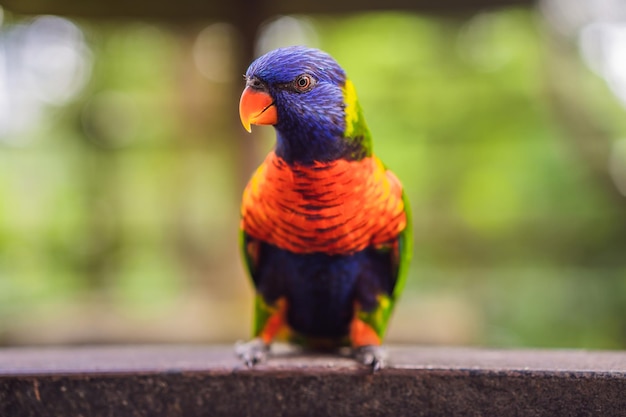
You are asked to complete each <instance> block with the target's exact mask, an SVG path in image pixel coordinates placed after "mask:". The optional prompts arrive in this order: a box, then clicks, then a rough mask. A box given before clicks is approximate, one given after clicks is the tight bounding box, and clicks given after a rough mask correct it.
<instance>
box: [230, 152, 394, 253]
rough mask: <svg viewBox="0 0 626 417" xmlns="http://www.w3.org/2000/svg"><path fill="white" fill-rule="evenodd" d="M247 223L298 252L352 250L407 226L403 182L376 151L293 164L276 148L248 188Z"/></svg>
mask: <svg viewBox="0 0 626 417" xmlns="http://www.w3.org/2000/svg"><path fill="white" fill-rule="evenodd" d="M241 221H242V227H243V230H245V232H246V233H247V234H248V235H250V236H252V237H254V238H257V239H260V240H263V241H265V242H268V243H271V244H273V245H275V246H278V247H280V248H283V249H287V250H290V251H292V252H295V253H313V252H324V253H329V254H350V253H354V252H357V251H360V250H363V249H365V248H366V247H368V246H370V245H374V246H381V245H384V244H386V243H388V242H390V241H393V240H394V239H395V238H396V237H397V236H398V234H399V233H400V232H401V231H402V230H403V229H404V228H405V227H406V215H405V213H404V203H403V201H402V185H401V184H400V182H399V181H398V179H397V178H396V176H395V175H394V174H393V173H392V172H391V171H387V170H385V168H384V166H383V165H382V163H381V162H380V160H379V159H378V158H376V157H371V158H364V159H363V160H361V161H346V160H337V161H334V162H331V163H327V164H322V163H316V164H314V165H312V166H302V165H295V166H290V165H288V164H287V163H286V162H285V161H283V160H282V159H281V158H279V157H278V156H276V154H274V153H273V152H271V153H270V154H269V155H268V156H267V158H266V160H265V162H264V163H263V164H262V165H261V166H260V167H259V168H258V169H257V171H256V172H255V174H254V175H253V177H252V179H251V180H250V182H249V183H248V186H247V187H246V189H245V191H244V196H243V204H242V220H241Z"/></svg>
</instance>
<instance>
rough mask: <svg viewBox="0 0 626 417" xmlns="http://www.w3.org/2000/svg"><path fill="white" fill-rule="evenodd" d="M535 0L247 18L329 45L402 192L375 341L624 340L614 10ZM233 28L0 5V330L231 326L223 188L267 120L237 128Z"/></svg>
mask: <svg viewBox="0 0 626 417" xmlns="http://www.w3.org/2000/svg"><path fill="white" fill-rule="evenodd" d="M555 3H562V2H560V1H556V0H555V1H552V2H551V1H544V2H541V3H540V6H539V7H538V8H503V9H497V10H491V11H485V12H481V13H477V14H473V15H455V16H437V15H419V14H408V13H391V12H388V13H353V14H345V15H342V16H340V17H333V16H321V15H315V16H281V17H276V18H275V19H272V20H269V21H267V22H265V24H264V25H263V29H262V31H261V32H260V33H259V37H258V42H257V55H258V54H260V53H262V52H264V51H266V50H269V49H271V48H274V47H277V46H282V45H286V44H301V43H304V44H308V45H310V46H315V47H320V48H322V49H324V50H326V51H328V52H329V53H331V54H332V55H333V56H334V57H335V58H336V59H337V60H338V61H339V62H340V64H341V65H342V66H343V67H344V68H345V69H346V71H347V72H348V74H349V75H350V77H351V79H352V80H353V82H354V83H355V85H356V88H357V91H358V93H359V96H360V100H361V104H362V106H363V108H364V111H365V116H366V118H367V120H368V123H369V125H370V128H371V130H372V132H373V135H374V139H375V144H374V146H375V148H374V149H375V152H376V153H377V154H378V155H379V156H380V157H381V158H382V159H383V160H384V161H385V162H386V164H387V165H388V166H390V167H391V168H392V169H393V170H394V171H395V172H396V173H397V174H398V176H399V177H400V178H401V179H402V181H403V183H404V185H405V187H406V190H407V192H408V194H409V198H410V200H411V202H412V210H413V218H414V223H415V224H414V234H415V256H414V262H413V264H412V267H411V271H410V276H409V282H408V285H407V289H406V292H405V295H404V297H403V298H402V300H401V302H400V303H399V306H398V309H397V311H396V315H395V317H394V320H393V322H392V325H391V330H390V334H389V341H390V342H396V343H428V344H430V343H433V344H470V345H487V346H506V347H508V346H533V347H582V348H603V349H614V348H626V210H625V209H626V197H625V195H626V113H625V108H624V105H625V103H626V53H625V52H624V48H623V45H624V41H626V29H625V28H626V26H624V24H623V23H620V22H617V23H616V22H608V23H607V22H606V21H605V20H602V19H596V20H595V21H594V20H593V19H592V18H588V19H586V20H585V19H583V20H581V19H578V20H575V19H574V20H572V19H570V18H569V17H568V16H567V15H562V14H561V13H560V11H562V10H561V9H559V8H558V7H556V6H554V4H555ZM0 10H1V9H0ZM570 17H571V16H570ZM285 40H288V42H285ZM620 40H621V41H622V42H621V43H620ZM619 45H622V47H621V48H620V47H619ZM241 48H242V47H241V38H240V35H239V34H238V33H237V31H236V30H235V29H234V27H232V26H230V25H229V24H227V23H220V22H213V23H211V22H207V23H206V24H194V25H163V24H156V23H148V22H139V21H106V22H94V21H90V20H86V19H68V18H61V17H54V16H37V17H33V16H30V17H26V16H20V15H14V14H11V13H9V12H7V11H4V13H2V24H1V25H0V344H2V345H27V344H82V343H152V342H164V343H169V342H183V343H205V342H227V343H230V342H233V341H234V340H236V339H243V338H246V337H248V332H249V328H250V325H251V303H252V290H251V287H250V285H249V283H248V280H247V278H246V276H245V274H244V271H243V268H242V265H241V262H240V259H239V252H238V246H237V239H238V223H239V217H238V216H239V212H238V210H239V199H240V196H241V192H242V189H243V186H244V184H245V181H246V180H247V178H248V176H249V175H250V174H251V173H252V171H253V169H254V167H255V165H256V164H258V163H260V162H261V161H262V159H263V155H264V154H265V153H266V152H267V151H268V150H269V149H270V148H271V147H272V144H273V131H272V129H271V128H256V129H255V130H254V132H253V135H247V134H246V133H245V132H244V131H243V128H242V127H241V126H240V125H239V124H238V123H239V122H238V113H237V101H238V99H239V94H240V92H241V90H242V88H243V81H242V79H241V74H243V73H244V72H245V69H246V68H245V66H244V67H241V66H240V65H239V64H238V63H239V62H240V59H239V55H238V54H239V53H240V50H241Z"/></svg>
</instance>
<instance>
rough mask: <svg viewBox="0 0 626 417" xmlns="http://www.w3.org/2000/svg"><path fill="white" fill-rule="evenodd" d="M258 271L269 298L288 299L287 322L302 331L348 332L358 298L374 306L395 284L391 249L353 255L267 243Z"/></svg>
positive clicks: (365, 307) (259, 282) (310, 334)
mask: <svg viewBox="0 0 626 417" xmlns="http://www.w3.org/2000/svg"><path fill="white" fill-rule="evenodd" d="M254 275H255V282H256V286H257V290H258V291H259V293H260V294H261V295H262V296H263V298H264V299H265V300H266V302H268V303H273V302H274V301H276V300H277V299H278V298H280V297H285V298H286V299H287V323H288V324H289V326H290V327H291V329H292V330H294V331H295V332H297V333H298V334H300V335H303V336H307V337H317V338H333V339H338V338H342V337H345V336H347V334H348V331H349V325H350V321H351V319H352V317H353V313H354V304H355V301H358V302H359V304H360V306H361V308H362V309H363V310H365V311H371V310H372V309H374V308H376V306H377V295H378V294H380V293H381V292H384V293H387V294H390V293H391V291H392V289H393V282H391V280H392V267H391V260H390V256H389V254H388V253H384V252H383V253H381V252H379V251H376V250H374V249H373V248H367V249H365V250H363V251H360V252H357V253H354V254H352V255H327V254H323V253H313V254H295V253H292V252H289V251H286V250H283V249H280V248H278V247H276V246H273V245H269V244H262V247H261V252H260V257H259V265H258V269H257V272H256V273H255V274H254Z"/></svg>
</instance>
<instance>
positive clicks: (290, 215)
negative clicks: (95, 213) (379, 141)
mask: <svg viewBox="0 0 626 417" xmlns="http://www.w3.org/2000/svg"><path fill="white" fill-rule="evenodd" d="M244 79H245V87H244V90H243V93H242V95H241V98H240V101H239V115H240V118H241V123H242V124H243V127H244V128H245V129H246V130H247V131H248V132H251V125H271V126H273V127H274V130H275V133H276V142H275V146H274V147H273V149H272V150H271V151H270V152H269V154H268V155H267V156H266V158H265V160H264V161H263V163H262V164H261V165H260V166H259V167H258V169H257V170H256V171H255V172H254V173H253V175H252V177H251V179H250V181H249V182H248V184H247V185H246V187H245V189H244V192H243V198H242V203H241V218H240V219H241V220H240V226H241V231H240V248H241V252H242V258H243V260H244V264H245V268H246V269H247V272H248V273H249V275H250V277H251V280H252V284H253V286H254V307H253V310H254V319H253V337H252V339H251V340H249V341H247V342H238V343H237V344H236V346H235V353H236V354H237V356H238V357H239V358H240V359H241V360H243V362H244V363H245V364H246V365H247V366H249V367H251V366H254V365H255V364H257V363H259V362H262V361H264V360H266V358H267V356H268V354H269V351H270V346H271V344H272V342H274V341H276V340H282V341H288V342H290V343H294V344H296V345H301V346H303V347H305V348H307V349H313V350H324V351H328V350H341V349H343V350H345V349H349V352H350V353H351V355H352V356H353V357H354V358H355V360H357V361H358V362H360V363H362V364H364V365H366V366H369V367H371V368H372V369H373V371H377V370H378V369H381V368H382V367H384V366H385V363H386V360H387V353H386V350H385V349H384V347H383V346H382V341H383V338H384V335H385V332H386V329H387V325H388V321H389V318H390V316H391V314H392V311H393V309H394V306H395V303H396V301H397V299H398V297H399V295H400V293H401V292H402V289H403V287H404V284H405V281H406V276H407V270H408V266H409V261H410V258H411V252H412V229H411V218H410V212H409V203H408V200H407V197H406V194H405V192H404V190H403V187H402V184H401V183H400V181H399V180H398V178H397V177H396V176H395V175H394V174H393V173H392V171H390V170H389V169H387V167H386V166H385V165H384V164H383V163H382V162H381V161H380V159H378V157H376V156H375V155H374V153H373V151H372V137H371V134H370V131H369V128H368V126H367V124H366V122H365V119H364V117H363V111H362V109H361V106H360V104H359V101H358V99H357V95H356V90H355V87H354V85H353V83H352V82H351V81H350V79H349V78H348V77H347V75H346V73H345V71H344V70H343V69H342V68H341V67H340V66H339V64H338V63H337V62H336V61H335V59H334V58H332V57H331V56H330V55H329V54H328V53H326V52H323V51H321V50H319V49H314V48H309V47H305V46H289V47H284V48H278V49H275V50H273V51H270V52H268V53H266V54H265V55H262V56H261V57H259V58H257V59H256V60H254V61H253V62H252V64H250V66H249V68H248V69H247V71H246V73H245V75H244Z"/></svg>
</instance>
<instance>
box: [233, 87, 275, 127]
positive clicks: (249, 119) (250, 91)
mask: <svg viewBox="0 0 626 417" xmlns="http://www.w3.org/2000/svg"><path fill="white" fill-rule="evenodd" d="M239 117H240V118H241V124H242V125H243V127H244V129H246V130H247V131H248V132H251V131H252V129H251V128H250V125H274V124H276V123H277V122H278V114H277V113H276V106H275V105H274V100H273V99H272V97H271V96H270V95H269V94H268V93H266V92H265V91H260V90H255V89H254V88H252V87H249V86H248V87H246V88H245V89H244V90H243V93H242V94H241V99H240V100H239Z"/></svg>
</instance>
